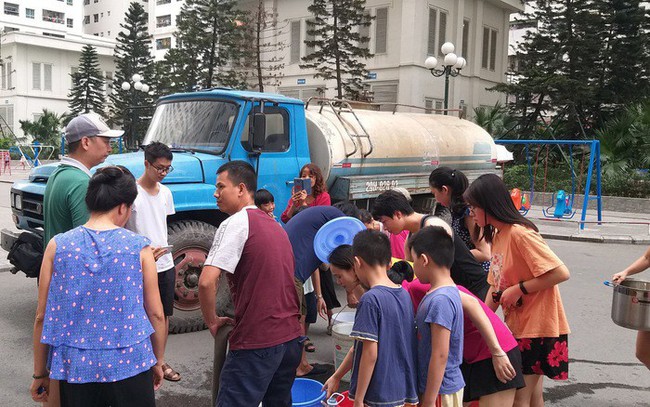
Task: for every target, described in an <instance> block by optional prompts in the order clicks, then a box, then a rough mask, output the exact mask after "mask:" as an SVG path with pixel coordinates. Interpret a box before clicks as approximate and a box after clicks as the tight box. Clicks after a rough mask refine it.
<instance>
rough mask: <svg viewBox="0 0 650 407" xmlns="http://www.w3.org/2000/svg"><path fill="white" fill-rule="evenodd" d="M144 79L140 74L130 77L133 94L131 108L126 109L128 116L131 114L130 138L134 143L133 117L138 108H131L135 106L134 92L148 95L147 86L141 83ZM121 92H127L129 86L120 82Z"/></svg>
mask: <svg viewBox="0 0 650 407" xmlns="http://www.w3.org/2000/svg"><path fill="white" fill-rule="evenodd" d="M143 79H144V78H143V77H142V75H140V74H137V73H136V74H134V75H133V76H132V77H131V81H133V92H132V93H131V103H130V104H131V106H129V107H128V109H129V111H130V114H131V125H130V127H131V131H130V132H129V133H130V136H131V141H132V142H133V141H135V122H136V119H137V117H136V115H135V109H138V108H139V106H133V105H134V104H135V92H136V91H139V92H142V93H144V94H147V93H149V85H147V84H146V83H143V82H142V80H143ZM122 90H124V91H129V90H131V84H130V83H129V82H127V81H124V82H122Z"/></svg>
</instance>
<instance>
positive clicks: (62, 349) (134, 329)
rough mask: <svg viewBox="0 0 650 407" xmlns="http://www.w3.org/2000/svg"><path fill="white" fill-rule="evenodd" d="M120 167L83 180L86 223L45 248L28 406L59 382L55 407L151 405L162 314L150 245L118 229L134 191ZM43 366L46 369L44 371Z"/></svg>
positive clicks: (157, 381) (159, 362)
mask: <svg viewBox="0 0 650 407" xmlns="http://www.w3.org/2000/svg"><path fill="white" fill-rule="evenodd" d="M137 193H138V192H137V189H136V184H135V178H134V177H133V175H132V174H131V173H130V172H129V171H128V170H127V169H126V168H124V167H104V168H101V169H99V170H97V172H96V173H95V175H93V177H92V178H91V179H90V182H89V184H88V192H87V195H86V205H87V206H88V210H89V211H90V219H89V220H88V222H87V223H86V224H85V225H82V226H79V227H77V228H75V229H72V230H70V231H69V232H66V233H62V234H59V235H56V236H55V237H54V238H52V240H51V241H50V242H49V244H48V245H47V248H46V250H45V254H44V258H43V264H42V267H41V274H40V285H39V295H38V308H37V311H36V321H35V323H34V381H33V383H32V386H31V389H30V391H31V394H32V398H33V399H34V401H40V402H42V401H47V396H48V390H49V380H50V378H51V379H56V380H59V381H60V389H61V406H63V407H65V406H81V405H84V406H86V405H87V406H108V405H110V406H113V407H118V406H154V405H155V397H154V390H155V389H157V388H158V387H160V385H161V383H162V378H163V372H162V369H161V366H162V364H163V363H164V360H163V351H164V347H163V345H162V344H163V335H164V332H165V329H164V328H165V327H164V316H163V309H162V303H161V301H160V294H159V292H158V276H157V273H156V264H155V261H154V257H153V254H152V251H151V248H150V247H149V240H148V239H147V238H145V237H142V236H139V235H136V234H134V233H132V232H130V231H128V230H126V229H124V228H123V226H124V224H125V223H126V221H127V219H128V218H129V215H130V214H131V205H132V204H133V201H134V200H135V197H136V195H137ZM48 367H49V371H48Z"/></svg>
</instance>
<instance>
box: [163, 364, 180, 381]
mask: <svg viewBox="0 0 650 407" xmlns="http://www.w3.org/2000/svg"><path fill="white" fill-rule="evenodd" d="M162 370H163V377H164V378H165V380H169V381H170V382H177V381H179V380H181V374H180V373H178V372H177V371H175V370H174V369H172V368H171V366H169V365H168V364H167V363H165V364H164V365H162Z"/></svg>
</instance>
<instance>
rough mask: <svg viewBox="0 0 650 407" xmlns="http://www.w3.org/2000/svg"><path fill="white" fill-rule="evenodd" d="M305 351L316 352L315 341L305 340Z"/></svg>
mask: <svg viewBox="0 0 650 407" xmlns="http://www.w3.org/2000/svg"><path fill="white" fill-rule="evenodd" d="M305 352H309V353H314V352H316V347H315V346H314V343H313V342H312V341H310V340H307V341H305Z"/></svg>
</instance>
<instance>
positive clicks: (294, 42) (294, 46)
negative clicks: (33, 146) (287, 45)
mask: <svg viewBox="0 0 650 407" xmlns="http://www.w3.org/2000/svg"><path fill="white" fill-rule="evenodd" d="M290 35H291V51H290V55H289V63H290V64H297V63H298V62H300V21H292V22H291V34H290Z"/></svg>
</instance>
